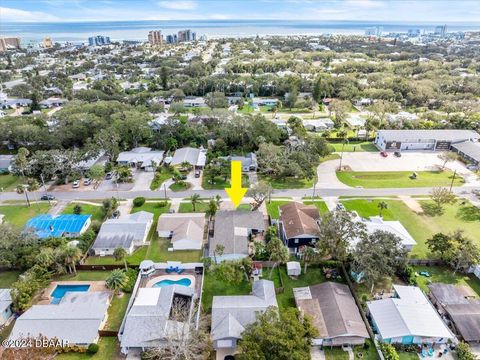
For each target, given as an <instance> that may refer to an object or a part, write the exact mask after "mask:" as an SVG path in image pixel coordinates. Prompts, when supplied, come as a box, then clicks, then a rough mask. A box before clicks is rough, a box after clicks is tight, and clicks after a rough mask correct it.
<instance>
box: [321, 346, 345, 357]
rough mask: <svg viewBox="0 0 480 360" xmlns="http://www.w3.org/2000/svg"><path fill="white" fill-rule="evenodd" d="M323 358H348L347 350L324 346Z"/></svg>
mask: <svg viewBox="0 0 480 360" xmlns="http://www.w3.org/2000/svg"><path fill="white" fill-rule="evenodd" d="M324 351H325V359H326V360H348V352H346V351H343V350H342V349H341V348H331V349H330V348H328V347H325V349H324Z"/></svg>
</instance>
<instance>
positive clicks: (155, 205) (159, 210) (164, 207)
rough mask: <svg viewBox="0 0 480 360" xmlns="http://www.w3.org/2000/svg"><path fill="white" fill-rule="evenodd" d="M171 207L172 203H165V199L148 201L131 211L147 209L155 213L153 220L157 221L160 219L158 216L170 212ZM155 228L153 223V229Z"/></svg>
mask: <svg viewBox="0 0 480 360" xmlns="http://www.w3.org/2000/svg"><path fill="white" fill-rule="evenodd" d="M169 209H170V203H168V202H167V204H165V202H164V201H158V202H146V203H144V204H143V205H142V206H139V207H134V208H132V211H131V213H132V214H133V213H136V212H139V211H147V212H150V213H153V221H154V222H155V221H157V220H158V217H159V216H160V215H161V214H164V213H166V212H168V210H169ZM153 228H154V226H153V225H152V229H153Z"/></svg>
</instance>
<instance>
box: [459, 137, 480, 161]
mask: <svg viewBox="0 0 480 360" xmlns="http://www.w3.org/2000/svg"><path fill="white" fill-rule="evenodd" d="M452 151H454V152H456V153H457V154H458V155H460V156H461V157H462V158H463V159H465V160H466V161H468V162H470V163H471V164H472V165H480V142H478V141H476V142H473V141H464V142H461V143H458V144H453V145H452Z"/></svg>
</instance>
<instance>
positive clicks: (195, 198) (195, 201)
mask: <svg viewBox="0 0 480 360" xmlns="http://www.w3.org/2000/svg"><path fill="white" fill-rule="evenodd" d="M199 202H200V194H197V193H195V194H192V196H190V203H191V204H192V209H193V212H195V211H196V210H197V204H198V203H199Z"/></svg>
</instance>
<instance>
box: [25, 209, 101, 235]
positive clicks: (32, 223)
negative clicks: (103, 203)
mask: <svg viewBox="0 0 480 360" xmlns="http://www.w3.org/2000/svg"><path fill="white" fill-rule="evenodd" d="M91 216H92V215H75V214H69V215H58V216H52V215H50V214H44V215H38V216H36V217H34V218H31V219H30V220H28V222H27V224H26V225H25V228H26V229H33V230H35V233H36V234H37V236H38V237H39V238H41V239H44V238H47V237H60V236H62V235H63V234H64V233H70V234H74V233H79V232H80V231H81V230H82V229H83V227H84V226H85V223H86V222H87V221H88V220H89V219H90V217H91Z"/></svg>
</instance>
